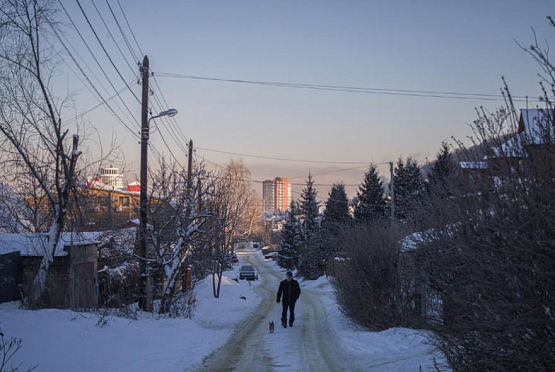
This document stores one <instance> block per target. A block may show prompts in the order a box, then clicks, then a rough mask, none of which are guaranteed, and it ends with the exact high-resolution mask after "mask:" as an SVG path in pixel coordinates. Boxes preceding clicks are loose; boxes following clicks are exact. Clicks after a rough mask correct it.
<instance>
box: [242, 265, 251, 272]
mask: <svg viewBox="0 0 555 372" xmlns="http://www.w3.org/2000/svg"><path fill="white" fill-rule="evenodd" d="M241 271H253V268H252V266H250V265H244V266H241Z"/></svg>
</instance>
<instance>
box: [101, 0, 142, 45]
mask: <svg viewBox="0 0 555 372" xmlns="http://www.w3.org/2000/svg"><path fill="white" fill-rule="evenodd" d="M106 1H108V0H106ZM117 1H118V5H119V9H120V10H121V13H122V14H123V18H124V19H125V23H127V27H128V28H129V31H131V35H132V36H133V40H135V44H137V48H139V52H141V55H144V53H143V51H142V50H141V47H140V46H139V43H138V42H137V38H136V37H135V33H134V32H133V29H132V28H131V26H130V25H129V21H128V20H127V16H126V15H125V12H124V11H123V8H122V6H121V3H120V2H119V0H117Z"/></svg>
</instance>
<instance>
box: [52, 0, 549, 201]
mask: <svg viewBox="0 0 555 372" xmlns="http://www.w3.org/2000/svg"><path fill="white" fill-rule="evenodd" d="M109 2H110V4H111V5H112V7H113V10H114V13H115V14H116V16H117V17H119V19H120V22H121V23H122V28H123V29H124V31H125V32H126V33H127V36H128V38H129V39H130V44H131V45H132V48H135V49H136V54H137V55H139V56H140V55H141V54H140V52H139V51H138V48H137V47H136V46H135V44H134V41H133V40H132V39H131V35H130V33H129V29H128V28H127V25H126V24H125V20H124V18H123V16H122V13H121V11H120V9H119V7H118V3H117V1H115V0H109ZM63 3H64V5H65V6H66V9H67V11H68V13H69V14H70V16H71V17H72V19H73V21H74V22H75V24H76V25H77V28H78V29H79V30H80V31H81V33H82V35H83V37H84V38H85V40H86V41H87V43H88V45H89V47H90V48H91V50H92V51H93V53H94V54H95V56H96V57H97V59H98V60H99V63H100V64H101V65H102V66H103V67H104V69H105V71H106V74H107V76H108V78H106V77H104V76H103V74H102V73H101V72H100V69H99V68H98V67H97V66H96V63H95V61H94V59H93V58H92V56H91V54H90V53H89V52H88V51H87V49H86V48H85V46H84V44H83V42H82V41H81V40H80V39H79V36H78V35H77V32H76V31H75V30H74V29H72V27H71V26H70V23H69V21H68V19H67V17H66V16H65V15H64V14H63V12H60V20H62V21H63V22H65V23H66V25H67V27H66V28H65V36H66V37H67V39H68V40H69V41H70V42H71V44H72V45H74V46H75V50H76V51H77V53H76V54H78V55H80V56H81V57H82V60H83V61H84V62H83V63H86V64H87V65H88V66H89V67H90V68H91V73H90V75H93V73H94V75H93V76H97V77H98V79H99V81H100V82H98V83H96V85H99V86H100V84H101V83H102V84H103V85H104V86H105V87H106V89H107V92H111V93H110V94H108V93H105V94H104V95H105V96H106V97H109V96H111V95H113V94H114V93H115V91H114V90H113V89H112V88H111V86H110V84H109V83H108V82H109V81H110V82H111V83H112V84H113V85H114V87H115V88H116V89H117V90H119V89H121V88H123V87H124V86H125V85H124V81H123V80H125V81H128V82H132V84H130V89H131V90H132V91H133V92H134V93H135V94H136V95H137V96H140V92H141V87H140V86H139V85H137V82H136V80H137V78H136V77H135V76H134V74H136V72H137V71H138V68H137V67H136V62H135V61H133V57H132V56H131V53H130V52H129V50H128V49H127V48H126V45H125V43H124V41H123V39H122V37H121V34H120V33H119V31H118V28H117V25H116V24H115V22H114V20H113V18H112V16H111V14H110V11H109V9H108V7H107V5H106V2H104V1H102V0H96V1H95V2H94V4H96V5H97V7H98V9H99V10H100V12H101V14H102V15H103V17H104V19H105V21H106V23H107V24H108V26H109V28H110V29H111V31H112V32H113V36H114V38H115V39H116V41H117V43H118V45H119V46H120V48H122V51H123V53H124V55H127V58H128V59H129V60H130V64H131V65H132V67H131V68H129V67H128V66H127V65H126V62H125V61H124V59H123V57H122V56H121V55H120V53H119V51H118V50H117V48H116V44H115V43H114V41H113V40H112V38H111V36H110V34H109V33H108V31H107V30H106V28H104V25H103V23H102V20H101V19H100V17H99V16H98V14H97V13H96V10H95V8H94V7H93V3H92V2H89V1H84V0H81V5H82V6H83V9H84V10H85V12H86V14H87V15H88V17H89V20H90V21H91V24H92V25H93V27H94V28H95V29H96V31H97V34H98V35H99V38H100V39H101V41H102V42H103V44H104V46H105V48H106V50H107V51H108V53H109V54H110V55H111V58H112V59H113V61H114V64H115V65H116V66H117V67H118V68H119V71H120V73H121V74H122V76H123V78H124V79H123V80H122V79H121V78H120V77H119V76H118V74H117V72H116V71H115V69H114V68H113V67H112V65H111V63H110V62H109V60H108V59H107V57H106V55H104V52H103V50H102V49H101V47H100V45H99V43H98V42H97V40H96V39H95V37H94V34H93V33H92V32H91V29H90V28H89V26H88V24H87V22H86V20H85V19H84V17H83V15H82V13H81V11H80V9H79V7H78V5H77V2H74V1H71V0H65V1H64V2H63ZM120 3H121V6H122V8H123V9H124V11H125V15H126V16H127V19H128V21H129V23H130V25H131V28H132V29H133V31H134V33H135V36H136V39H137V40H138V44H139V46H140V47H141V50H142V52H143V53H144V54H147V55H148V57H149V60H150V67H151V70H152V71H153V72H154V76H155V78H156V82H157V83H158V84H159V86H160V88H161V91H162V92H163V95H164V97H165V99H166V101H167V104H168V106H169V107H171V108H175V109H177V110H178V111H179V114H178V115H177V116H175V118H174V119H175V122H173V123H174V125H176V126H179V133H178V130H177V129H176V128H173V130H169V129H167V124H165V125H164V124H161V123H158V124H156V127H157V128H156V129H154V130H153V133H152V135H151V141H152V144H153V145H154V147H156V148H157V149H158V150H159V152H160V153H163V154H164V156H165V157H166V159H168V160H169V159H171V158H172V157H173V156H175V158H177V159H178V160H179V161H180V162H181V163H182V164H186V158H185V154H184V151H183V149H182V147H183V145H184V142H185V140H186V139H193V141H194V143H195V146H198V147H201V148H207V149H214V150H221V151H227V152H235V153H246V154H253V155H264V156H270V157H278V158H294V159H302V160H317V161H321V162H327V161H334V162H357V163H362V164H350V165H349V164H322V163H300V162H284V161H270V160H265V159H258V158H247V157H243V161H244V162H245V164H246V165H247V166H248V167H249V168H250V170H251V172H252V178H253V179H256V180H264V179H268V178H274V177H276V176H284V177H290V178H292V181H293V182H295V183H299V185H294V186H293V191H294V196H295V197H297V196H298V194H297V193H298V192H300V191H301V189H302V185H300V184H301V183H302V182H303V181H304V179H305V178H306V175H307V174H308V172H309V171H311V172H312V173H314V174H316V176H315V178H316V182H318V183H322V184H331V183H333V182H338V181H343V182H344V183H345V184H347V185H356V184H358V183H359V182H360V181H361V179H362V177H363V173H364V170H365V168H366V166H365V165H364V164H366V163H369V162H376V163H387V162H389V161H395V160H396V159H397V158H398V157H399V156H403V157H406V156H413V157H415V158H416V159H417V160H419V162H420V163H421V164H425V163H426V162H427V159H429V160H432V159H433V158H434V156H435V153H436V152H437V150H438V149H439V146H440V143H441V141H443V140H448V141H451V142H452V137H455V138H457V139H463V140H464V139H465V138H466V136H468V135H470V134H471V131H470V128H469V124H470V123H472V121H473V120H474V119H475V118H476V113H475V107H478V106H484V107H485V108H486V109H488V110H490V111H493V110H495V108H496V107H499V106H500V105H501V104H502V102H500V101H481V100H458V99H440V98H423V97H411V96H399V95H379V94H361V93H353V92H338V91H322V90H310V89H293V88H285V87H275V86H261V85H247V84H236V83H229V82H218V81H206V80H191V79H179V78H171V77H163V76H162V75H163V74H162V75H160V76H157V73H171V74H181V75H194V76H204V77H215V78H224V79H243V80H256V81H273V82H287V83H304V84H318V85H338V86H354V87H372V88H387V89H408V90H426V91H446V92H462V93H485V94H498V93H499V89H500V87H501V86H502V81H501V77H502V76H504V77H505V79H506V80H507V82H508V84H509V86H510V89H511V91H512V93H513V94H515V95H523V96H524V95H529V96H537V95H538V92H539V89H538V83H537V82H538V77H537V73H538V72H539V69H538V67H537V65H536V64H535V62H534V61H533V60H532V58H531V57H530V56H528V55H527V54H526V53H525V52H524V51H522V50H521V49H520V47H519V46H518V45H517V43H516V41H519V42H520V43H521V44H523V45H529V44H530V43H531V42H532V41H533V33H532V29H531V27H533V28H534V29H535V31H536V33H537V35H538V38H539V40H540V42H541V41H543V40H544V39H547V40H549V39H550V38H551V40H552V39H553V38H552V36H553V30H551V29H550V28H549V27H548V24H547V20H546V16H547V15H549V14H553V12H552V5H553V2H552V1H539V0H538V1H464V2H463V1H415V0H413V1H370V0H367V1H348V0H342V1H301V0H297V1H288V0H280V1H260V0H258V1H250V0H242V1H208V0H207V1H164V0H160V1H156V2H154V1H141V0H133V1H132V0H120ZM515 40H516V41H515ZM64 60H65V61H66V62H67V64H71V62H70V59H69V58H67V57H64ZM71 67H73V69H74V70H77V69H75V66H74V65H72V66H71ZM133 70H136V71H135V72H133ZM58 79H59V80H60V79H62V80H63V82H64V85H63V88H64V91H66V90H67V91H71V92H74V94H75V95H74V107H72V108H71V109H68V111H69V112H68V113H67V116H68V118H71V117H73V116H75V113H80V112H83V111H85V110H88V109H89V108H91V107H93V106H95V105H97V104H98V100H97V99H95V98H94V97H93V95H92V94H91V93H90V92H89V91H87V89H86V84H84V83H83V82H82V81H80V80H79V79H77V78H76V76H75V74H73V73H72V72H71V71H70V69H69V67H67V65H66V64H62V65H61V66H60V74H59V76H58ZM81 80H84V79H83V78H82V77H81ZM92 80H94V79H92ZM152 89H154V90H155V91H158V90H160V89H158V87H157V86H156V85H154V86H152ZM99 90H101V88H99ZM122 98H123V100H124V101H125V102H126V104H127V105H128V107H129V110H130V111H131V113H132V114H133V115H134V117H135V119H136V120H138V121H139V122H140V105H139V102H137V101H136V100H135V98H133V96H132V95H131V93H130V92H129V91H127V92H125V93H123V94H122ZM114 101H117V100H115V99H114V100H113V101H110V102H112V103H113V104H114V105H115V102H114ZM151 101H152V99H151ZM119 104H120V106H121V101H119ZM523 105H524V104H523ZM162 106H165V103H163V104H162ZM160 109H162V108H161V107H158V108H156V107H153V111H154V112H156V111H159V110H160ZM122 110H124V109H123V108H122ZM128 116H131V115H130V114H128ZM122 117H123V114H122ZM84 119H85V120H86V121H87V122H90V123H91V125H93V126H94V128H95V130H96V132H94V133H95V134H94V135H93V136H92V137H94V138H95V139H94V140H91V141H89V143H88V146H89V148H90V149H91V150H92V151H93V152H95V153H96V154H99V153H100V151H99V147H98V142H102V144H103V146H104V147H108V145H109V144H110V141H111V140H113V139H115V141H116V143H117V144H119V145H120V150H121V151H120V153H119V154H118V156H117V159H113V160H112V161H113V162H114V163H115V164H116V165H119V166H121V167H123V168H125V170H126V177H127V179H128V180H129V181H132V180H133V179H134V178H135V177H136V175H137V174H138V167H139V154H140V147H139V145H138V143H137V140H136V139H135V138H133V136H132V135H130V134H129V132H128V131H127V130H126V129H125V128H123V126H122V125H121V124H120V123H118V121H117V120H116V119H114V118H113V117H112V116H111V115H110V113H109V112H108V111H107V109H106V108H105V107H99V108H97V109H95V110H92V111H90V112H89V113H87V114H86V115H85V116H84ZM126 121H127V122H128V123H129V126H130V127H131V128H133V129H134V130H136V131H138V126H137V124H136V123H135V122H134V121H133V118H131V117H129V119H128V120H127V119H126ZM180 133H183V134H184V136H181V134H180ZM162 137H164V140H165V141H166V143H167V145H168V147H169V148H170V149H171V154H170V150H168V149H167V148H166V145H165V144H164V141H163V139H162ZM183 137H186V138H183ZM151 154H152V155H153V156H152V157H151V164H153V166H155V164H156V160H155V154H153V153H152V152H151ZM172 154H173V155H172ZM196 154H197V156H199V157H204V158H205V159H207V160H209V161H211V162H214V163H217V164H222V165H223V164H225V163H227V162H228V161H229V160H230V158H231V157H232V156H231V155H228V154H221V153H215V152H209V151H206V150H201V149H198V150H197V152H196ZM233 158H234V159H239V158H241V157H240V156H233ZM357 166H358V167H359V168H358V169H350V170H345V169H347V168H354V167H357ZM332 171H335V172H332ZM320 173H327V174H322V175H319V174H320ZM380 174H382V175H383V176H388V165H387V164H383V165H380ZM253 187H254V188H255V189H256V190H257V191H258V192H260V193H261V186H260V184H257V183H254V184H253ZM328 189H329V187H326V186H323V187H320V188H319V193H320V194H319V195H320V196H321V197H325V196H326V195H327V192H328ZM355 191H356V187H355V186H348V187H347V192H348V194H349V197H352V196H354V193H355Z"/></svg>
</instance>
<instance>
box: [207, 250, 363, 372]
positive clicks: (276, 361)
mask: <svg viewBox="0 0 555 372" xmlns="http://www.w3.org/2000/svg"><path fill="white" fill-rule="evenodd" d="M243 257H244V258H245V260H244V261H245V263H251V264H252V265H253V266H255V267H256V269H257V270H258V273H259V277H260V278H261V279H262V281H263V282H262V283H261V285H259V286H257V287H258V288H256V291H257V292H258V294H259V295H260V296H261V297H262V298H263V300H262V301H261V303H260V305H259V306H258V308H257V309H256V310H255V311H254V312H253V313H252V314H251V316H250V317H249V318H248V319H247V320H246V321H245V322H243V323H242V324H241V325H240V326H239V327H238V329H237V330H236V331H235V332H234V333H233V335H232V336H231V337H230V339H229V340H228V342H227V343H226V344H225V345H224V346H222V347H221V348H220V349H218V350H216V351H215V352H214V353H212V354H211V355H210V356H209V357H207V358H206V359H205V360H204V366H203V368H201V371H203V372H212V371H214V372H216V371H217V372H225V371H237V372H243V371H245V372H248V371H276V372H277V371H287V372H294V371H299V372H301V371H310V372H324V371H358V370H360V371H362V370H363V369H360V368H357V367H356V366H355V365H354V361H353V360H352V359H350V358H348V357H347V356H346V355H345V354H344V353H343V350H342V349H341V346H340V345H339V343H338V342H337V340H336V337H335V334H334V333H333V331H332V329H331V328H330V326H329V324H328V321H327V319H326V314H325V310H324V309H323V308H322V307H321V306H319V301H318V299H317V296H319V294H317V293H314V292H312V291H310V290H308V289H304V290H303V292H302V294H301V298H300V299H299V301H298V302H297V306H296V309H295V315H296V321H295V325H294V326H293V327H292V328H287V329H284V328H282V327H281V321H280V317H281V305H277V304H276V302H275V296H276V292H277V288H278V284H279V282H280V281H281V280H282V279H283V278H281V277H280V276H279V274H278V273H276V272H275V271H273V270H272V269H270V268H268V266H267V265H266V264H264V262H263V260H262V258H261V257H260V254H259V253H256V252H254V253H251V254H248V255H243ZM270 321H274V323H275V325H276V331H275V333H274V334H269V332H268V322H270Z"/></svg>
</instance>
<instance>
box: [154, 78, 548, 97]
mask: <svg viewBox="0 0 555 372" xmlns="http://www.w3.org/2000/svg"><path fill="white" fill-rule="evenodd" d="M156 75H158V76H160V77H170V78H178V79H191V80H206V81H217V82H226V83H239V84H252V85H263V86H273V87H281V88H295V89H311V90H325V91H335V92H346V93H364V94H378V95H393V96H409V97H425V98H426V97H427V98H445V99H463V100H483V101H504V100H505V98H504V97H503V95H501V94H485V93H460V92H442V91H428V90H410V89H390V88H371V87H351V86H341V85H323V84H303V83H287V82H274V81H260V80H243V79H229V78H216V77H207V76H195V75H182V74H173V73H166V72H157V73H156ZM513 97H514V98H519V99H515V100H514V101H515V102H527V99H528V97H527V96H513ZM538 101H539V100H538Z"/></svg>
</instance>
